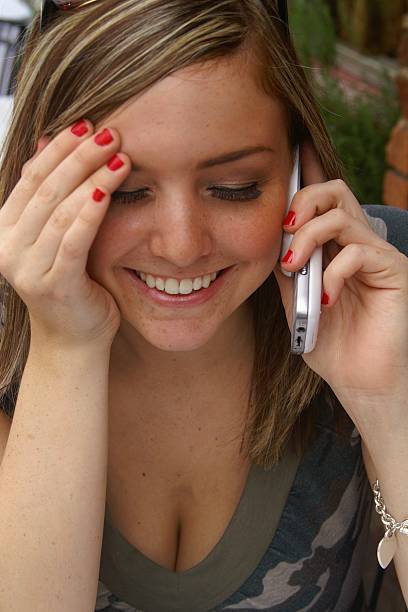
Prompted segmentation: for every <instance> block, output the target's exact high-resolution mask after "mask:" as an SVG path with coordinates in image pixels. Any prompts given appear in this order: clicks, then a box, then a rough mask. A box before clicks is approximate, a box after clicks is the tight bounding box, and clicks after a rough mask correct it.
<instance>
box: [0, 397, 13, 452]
mask: <svg viewBox="0 0 408 612" xmlns="http://www.w3.org/2000/svg"><path fill="white" fill-rule="evenodd" d="M11 423H12V420H11V419H10V418H9V417H8V416H7V415H6V413H5V412H4V411H3V410H1V408H0V463H1V461H2V459H3V455H4V451H5V450H6V444H7V440H8V437H9V433H10V429H11Z"/></svg>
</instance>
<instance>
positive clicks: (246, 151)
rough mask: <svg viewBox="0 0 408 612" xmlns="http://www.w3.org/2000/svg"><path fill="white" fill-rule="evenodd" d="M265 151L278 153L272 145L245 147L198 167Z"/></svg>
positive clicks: (210, 165)
mask: <svg viewBox="0 0 408 612" xmlns="http://www.w3.org/2000/svg"><path fill="white" fill-rule="evenodd" d="M264 151H267V152H269V153H273V154H276V153H277V151H276V149H271V148H270V147H261V146H258V147H245V149H239V151H231V152H230V153H224V154H223V155H219V156H218V157H214V158H213V159H207V160H205V161H202V162H200V163H199V164H198V165H197V167H196V169H197V170H204V169H205V168H212V167H213V166H219V165H221V164H227V163H228V162H232V161H237V160H238V159H242V158H244V157H248V156H249V155H255V154H256V153H263V152H264ZM141 169H142V167H141V166H136V165H135V164H132V171H133V172H137V171H140V170H141Z"/></svg>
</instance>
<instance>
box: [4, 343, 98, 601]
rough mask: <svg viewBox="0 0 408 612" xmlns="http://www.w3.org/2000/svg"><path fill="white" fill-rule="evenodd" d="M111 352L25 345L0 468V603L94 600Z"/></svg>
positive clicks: (96, 583) (96, 581)
mask: <svg viewBox="0 0 408 612" xmlns="http://www.w3.org/2000/svg"><path fill="white" fill-rule="evenodd" d="M109 354H110V350H109V349H108V348H106V349H104V348H103V347H101V348H100V350H96V349H91V348H89V349H88V348H86V349H82V350H75V351H74V350H69V351H64V350H62V349H61V350H56V349H52V350H51V349H48V350H47V347H42V348H41V349H37V348H31V349H30V354H29V357H28V361H27V364H26V368H25V370H24V374H23V377H22V382H21V386H20V392H19V395H18V400H17V404H16V408H15V412H14V418H13V423H12V427H11V430H10V435H9V439H8V443H7V447H6V450H5V454H4V457H3V461H2V464H1V468H0V517H1V520H0V549H1V550H2V551H3V554H2V555H1V556H0V576H1V589H0V608H1V609H2V610H3V609H4V610H9V612H20V611H21V610H30V611H32V612H43V611H44V610H57V609H58V611H59V612H65V611H67V612H68V611H70V612H71V611H72V610H75V611H78V612H90V611H91V610H93V609H94V605H95V600H96V592H97V586H98V576H99V564H100V552H101V544H102V534H103V521H104V511H105V496H106V468H107V448H108V441H107V437H108V371H109ZM4 551H7V554H4Z"/></svg>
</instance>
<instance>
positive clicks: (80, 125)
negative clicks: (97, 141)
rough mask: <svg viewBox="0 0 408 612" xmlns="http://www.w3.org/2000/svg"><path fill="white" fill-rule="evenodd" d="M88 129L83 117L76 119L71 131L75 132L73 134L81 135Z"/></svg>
mask: <svg viewBox="0 0 408 612" xmlns="http://www.w3.org/2000/svg"><path fill="white" fill-rule="evenodd" d="M87 131H88V126H87V124H86V121H85V120H84V119H81V120H80V121H78V122H77V123H76V124H75V125H74V126H73V127H72V128H71V132H72V133H73V134H75V136H83V135H84V134H86V133H87Z"/></svg>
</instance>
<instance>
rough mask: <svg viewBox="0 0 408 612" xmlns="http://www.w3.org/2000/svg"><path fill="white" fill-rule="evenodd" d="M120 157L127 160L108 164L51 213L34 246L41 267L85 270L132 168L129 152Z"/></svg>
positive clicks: (64, 272) (59, 272)
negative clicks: (115, 196)
mask: <svg viewBox="0 0 408 612" xmlns="http://www.w3.org/2000/svg"><path fill="white" fill-rule="evenodd" d="M116 157H117V158H119V159H120V160H121V162H123V165H122V166H121V167H119V168H117V169H116V170H114V169H110V167H109V166H108V164H105V165H104V166H103V167H102V168H100V169H99V170H98V171H97V172H95V173H94V174H93V175H92V176H91V177H89V179H88V180H87V181H86V182H85V183H83V184H82V185H81V186H80V187H78V188H77V189H76V190H75V191H74V192H73V193H72V194H71V196H70V197H68V198H66V199H65V200H64V201H63V202H62V203H61V204H60V206H58V207H57V208H56V210H55V211H54V213H53V214H52V215H51V217H50V219H49V220H48V222H47V223H46V225H45V226H44V229H43V230H42V232H41V234H40V236H39V238H38V240H37V241H36V243H35V245H33V247H32V252H33V259H34V260H35V261H36V268H37V269H38V270H39V271H43V272H44V271H48V270H49V269H50V268H51V267H52V268H53V274H54V273H55V274H62V273H63V274H66V273H67V272H71V273H73V272H80V271H82V272H83V271H84V270H85V267H86V261H87V258H88V252H89V249H90V248H91V246H92V242H93V241H94V239H95V236H96V233H97V230H98V228H99V226H100V224H101V222H102V220H103V217H104V215H105V213H106V210H107V209H108V205H109V202H110V198H111V194H112V193H113V192H114V191H115V190H116V189H117V188H118V187H119V186H120V185H121V183H123V181H124V180H125V178H126V175H127V174H128V173H129V171H130V168H131V161H130V159H129V157H128V156H127V155H125V154H124V153H120V155H119V154H116ZM96 189H98V190H100V192H102V194H104V196H103V197H102V199H100V200H97V201H95V200H94V199H93V195H94V193H95V190H96ZM102 194H99V195H102ZM56 260H58V261H56ZM81 266H82V268H81ZM60 278H62V276H60ZM64 278H68V276H65V277H64Z"/></svg>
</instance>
